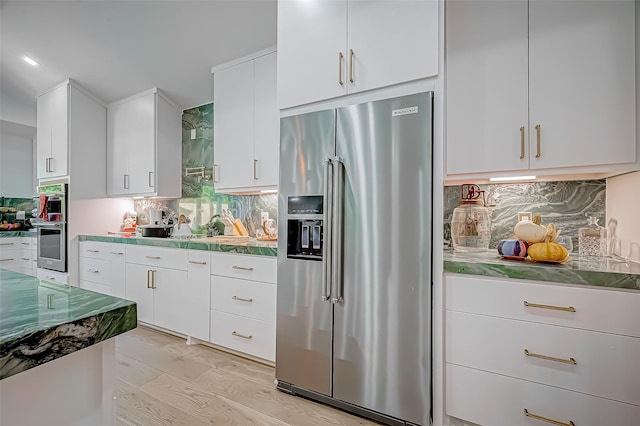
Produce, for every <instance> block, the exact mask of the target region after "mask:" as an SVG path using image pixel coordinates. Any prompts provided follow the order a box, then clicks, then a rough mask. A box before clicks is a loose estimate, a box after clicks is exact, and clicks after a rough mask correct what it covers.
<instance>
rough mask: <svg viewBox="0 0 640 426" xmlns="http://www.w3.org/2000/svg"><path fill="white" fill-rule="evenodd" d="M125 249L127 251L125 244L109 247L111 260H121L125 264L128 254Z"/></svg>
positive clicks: (114, 244) (115, 244) (113, 244)
mask: <svg viewBox="0 0 640 426" xmlns="http://www.w3.org/2000/svg"><path fill="white" fill-rule="evenodd" d="M125 249H126V245H125V244H119V243H111V244H110V245H109V258H110V259H111V260H120V261H122V262H124V259H125V254H126V252H125Z"/></svg>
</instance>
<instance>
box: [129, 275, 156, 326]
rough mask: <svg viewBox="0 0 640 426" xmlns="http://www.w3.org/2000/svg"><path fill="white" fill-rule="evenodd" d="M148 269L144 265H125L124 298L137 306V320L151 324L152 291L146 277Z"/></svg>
mask: <svg viewBox="0 0 640 426" xmlns="http://www.w3.org/2000/svg"><path fill="white" fill-rule="evenodd" d="M150 269H152V268H151V267H147V266H144V265H132V264H127V265H126V274H127V290H126V295H127V297H126V298H127V299H129V300H133V301H134V302H136V303H137V304H138V320H139V321H142V322H146V323H147V324H153V289H151V288H150V281H149V280H148V275H147V271H149V270H150ZM149 279H150V278H149Z"/></svg>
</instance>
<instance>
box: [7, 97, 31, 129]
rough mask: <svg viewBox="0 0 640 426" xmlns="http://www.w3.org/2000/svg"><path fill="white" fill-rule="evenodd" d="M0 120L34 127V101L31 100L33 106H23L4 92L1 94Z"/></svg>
mask: <svg viewBox="0 0 640 426" xmlns="http://www.w3.org/2000/svg"><path fill="white" fill-rule="evenodd" d="M0 120H4V121H10V122H13V123H18V124H23V125H25V126H31V127H36V99H35V98H34V99H33V105H25V104H23V103H22V102H19V101H17V100H16V99H15V98H14V97H12V96H11V95H8V94H7V93H6V92H1V93H0Z"/></svg>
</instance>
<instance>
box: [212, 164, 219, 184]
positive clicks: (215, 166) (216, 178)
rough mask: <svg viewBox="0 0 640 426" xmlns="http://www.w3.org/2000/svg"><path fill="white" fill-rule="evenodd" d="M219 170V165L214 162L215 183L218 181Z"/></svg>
mask: <svg viewBox="0 0 640 426" xmlns="http://www.w3.org/2000/svg"><path fill="white" fill-rule="evenodd" d="M217 170H218V165H217V164H214V165H213V183H218V173H217Z"/></svg>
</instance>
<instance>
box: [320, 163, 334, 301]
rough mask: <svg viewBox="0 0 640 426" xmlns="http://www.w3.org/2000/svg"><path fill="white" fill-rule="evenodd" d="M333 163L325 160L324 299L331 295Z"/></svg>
mask: <svg viewBox="0 0 640 426" xmlns="http://www.w3.org/2000/svg"><path fill="white" fill-rule="evenodd" d="M332 189H333V164H332V163H331V160H330V159H328V158H327V159H326V160H325V161H324V190H323V198H322V199H323V203H324V209H323V222H324V227H323V228H324V229H323V232H324V241H323V247H322V300H329V298H330V297H331V284H330V282H331V254H332V253H331V232H332V231H331V229H332V220H333V199H332V198H333V191H332Z"/></svg>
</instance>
